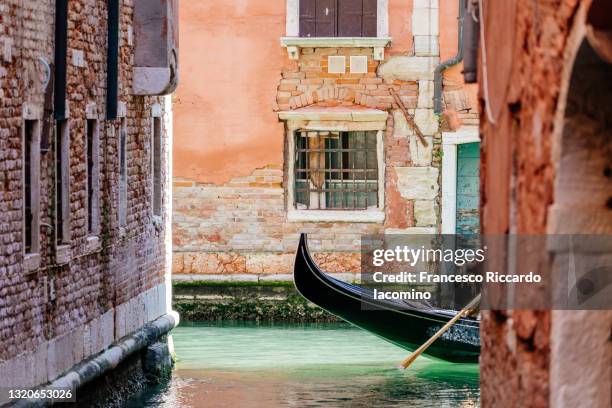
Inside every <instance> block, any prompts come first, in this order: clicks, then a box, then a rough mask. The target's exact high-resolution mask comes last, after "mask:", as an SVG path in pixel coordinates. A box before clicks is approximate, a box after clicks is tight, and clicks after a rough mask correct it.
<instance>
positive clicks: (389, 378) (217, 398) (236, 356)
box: [129, 323, 479, 408]
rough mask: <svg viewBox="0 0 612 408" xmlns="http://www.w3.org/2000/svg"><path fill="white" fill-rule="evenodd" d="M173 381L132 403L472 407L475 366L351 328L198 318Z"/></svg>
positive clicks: (177, 338) (186, 330) (181, 348)
mask: <svg viewBox="0 0 612 408" xmlns="http://www.w3.org/2000/svg"><path fill="white" fill-rule="evenodd" d="M173 337H174V344H175V349H176V353H177V356H178V358H179V361H178V363H177V367H176V370H175V372H174V375H173V379H172V380H171V381H170V382H169V383H168V384H164V385H162V386H160V387H158V388H157V389H154V390H149V391H148V392H147V393H146V394H144V395H140V396H139V397H138V398H135V399H134V400H133V401H131V403H130V405H129V406H131V407H142V406H150V407H179V406H180V407H256V408H257V407H266V408H267V407H379V406H380V407H399V406H410V407H457V406H460V407H475V406H478V405H479V388H478V387H479V384H478V383H479V377H478V366H477V365H462V364H449V363H444V362H438V361H432V360H428V359H425V358H421V359H419V360H417V361H416V362H415V364H414V365H413V366H411V367H410V369H409V370H406V371H401V370H398V369H397V368H395V366H396V365H397V363H398V362H399V361H400V360H401V359H402V358H403V357H405V356H406V352H405V351H403V350H401V349H399V348H397V347H395V346H393V345H390V344H388V343H386V342H385V341H383V340H380V339H378V338H376V337H375V336H372V335H370V334H368V333H366V332H363V331H361V330H359V329H355V328H352V327H350V326H348V325H337V324H336V325H332V324H326V325H282V326H271V325H253V324H227V323H219V324H216V323H202V324H194V325H189V326H185V325H184V326H181V327H179V328H177V329H176V330H175V332H174V334H173Z"/></svg>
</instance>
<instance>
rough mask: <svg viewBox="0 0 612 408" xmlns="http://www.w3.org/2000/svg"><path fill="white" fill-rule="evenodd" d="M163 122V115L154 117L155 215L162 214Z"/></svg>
mask: <svg viewBox="0 0 612 408" xmlns="http://www.w3.org/2000/svg"><path fill="white" fill-rule="evenodd" d="M161 126H162V122H161V116H154V117H153V135H152V138H151V152H152V157H151V170H152V171H151V177H152V179H153V200H152V205H153V215H156V216H161V214H162V212H161V210H162V171H161V164H162V143H161V133H162V128H161Z"/></svg>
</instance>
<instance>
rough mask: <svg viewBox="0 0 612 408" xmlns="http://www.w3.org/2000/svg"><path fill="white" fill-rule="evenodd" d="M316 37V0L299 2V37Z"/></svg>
mask: <svg viewBox="0 0 612 408" xmlns="http://www.w3.org/2000/svg"><path fill="white" fill-rule="evenodd" d="M316 36H317V0H300V37H316Z"/></svg>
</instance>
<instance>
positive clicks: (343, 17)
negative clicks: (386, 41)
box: [338, 0, 363, 37]
mask: <svg viewBox="0 0 612 408" xmlns="http://www.w3.org/2000/svg"><path fill="white" fill-rule="evenodd" d="M362 16H363V0H338V37H361V36H362V24H363V23H362Z"/></svg>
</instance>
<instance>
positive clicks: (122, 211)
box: [119, 117, 127, 226]
mask: <svg viewBox="0 0 612 408" xmlns="http://www.w3.org/2000/svg"><path fill="white" fill-rule="evenodd" d="M126 220H127V118H125V117H123V118H121V125H120V128H119V225H120V226H124V225H125V224H126Z"/></svg>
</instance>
